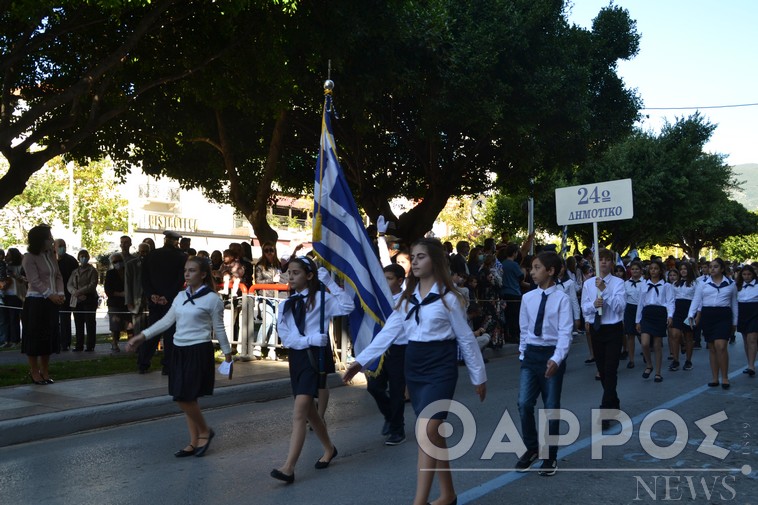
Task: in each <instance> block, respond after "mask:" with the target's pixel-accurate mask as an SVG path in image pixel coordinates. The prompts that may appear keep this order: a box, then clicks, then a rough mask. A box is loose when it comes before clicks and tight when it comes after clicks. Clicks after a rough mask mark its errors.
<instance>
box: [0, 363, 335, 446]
mask: <svg viewBox="0 0 758 505" xmlns="http://www.w3.org/2000/svg"><path fill="white" fill-rule="evenodd" d="M342 385H343V384H342V376H341V375H340V374H331V376H330V377H329V381H328V386H329V388H332V389H333V388H335V387H339V386H342ZM290 395H292V389H291V386H290V380H289V379H274V380H269V381H260V382H252V383H247V384H238V385H234V386H224V387H219V388H216V389H215V390H214V392H213V396H206V397H203V399H202V407H203V410H208V409H214V408H220V407H228V406H230V405H237V404H242V403H250V402H267V401H271V400H278V399H281V398H286V397H288V396H290ZM179 414H181V411H180V410H179V409H178V408H177V407H176V405H175V402H174V401H172V400H171V398H170V397H169V396H168V395H165V396H157V397H151V398H141V399H138V400H128V401H123V402H118V403H109V404H105V405H95V406H91V407H82V408H77V409H70V410H64V411H61V412H50V413H45V414H37V415H33V416H27V417H20V418H17V419H8V420H5V421H0V433H2V434H3V436H2V437H0V447H8V446H11V445H17V444H23V443H27V442H37V441H40V440H45V439H49V438H56V437H61V436H66V435H73V434H76V433H81V432H84V431H90V430H96V429H100V428H111V427H114V426H118V425H120V424H126V423H134V422H140V421H148V420H151V419H156V418H159V417H165V416H172V415H179Z"/></svg>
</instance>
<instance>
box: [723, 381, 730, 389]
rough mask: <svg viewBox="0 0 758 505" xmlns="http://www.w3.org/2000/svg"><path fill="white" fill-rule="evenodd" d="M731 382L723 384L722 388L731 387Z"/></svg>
mask: <svg viewBox="0 0 758 505" xmlns="http://www.w3.org/2000/svg"><path fill="white" fill-rule="evenodd" d="M729 386H730V384H729V383H728V382H726V383H724V384H722V385H721V389H729Z"/></svg>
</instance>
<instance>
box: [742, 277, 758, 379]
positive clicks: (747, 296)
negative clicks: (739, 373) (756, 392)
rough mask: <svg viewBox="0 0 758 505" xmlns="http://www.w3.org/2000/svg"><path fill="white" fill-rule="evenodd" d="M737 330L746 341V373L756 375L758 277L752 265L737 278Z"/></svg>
mask: <svg viewBox="0 0 758 505" xmlns="http://www.w3.org/2000/svg"><path fill="white" fill-rule="evenodd" d="M737 307H738V311H739V317H738V318H737V330H738V331H739V332H740V333H742V340H743V342H744V343H745V356H746V357H747V368H746V369H745V370H744V373H746V374H748V375H749V376H750V377H755V356H756V350H758V349H756V348H757V347H758V279H756V275H755V269H754V268H753V267H752V266H750V265H745V266H744V267H742V272H740V277H738V278H737Z"/></svg>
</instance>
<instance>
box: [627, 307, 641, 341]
mask: <svg viewBox="0 0 758 505" xmlns="http://www.w3.org/2000/svg"><path fill="white" fill-rule="evenodd" d="M635 319H637V306H636V305H632V304H631V303H627V304H626V308H625V309H624V335H636V336H639V335H640V334H639V333H638V332H637V323H636V322H635Z"/></svg>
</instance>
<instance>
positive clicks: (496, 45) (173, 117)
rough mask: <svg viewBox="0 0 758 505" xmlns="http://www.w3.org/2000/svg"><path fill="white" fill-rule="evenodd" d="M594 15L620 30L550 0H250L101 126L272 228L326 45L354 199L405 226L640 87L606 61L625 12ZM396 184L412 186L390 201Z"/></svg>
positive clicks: (616, 49) (302, 170) (569, 136)
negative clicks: (296, 1)
mask: <svg viewBox="0 0 758 505" xmlns="http://www.w3.org/2000/svg"><path fill="white" fill-rule="evenodd" d="M605 17H608V18H612V19H614V20H615V22H616V25H617V26H622V25H623V21H625V22H626V25H627V31H626V32H624V33H623V34H618V33H615V32H612V31H609V30H605V31H603V30H600V29H598V31H597V32H595V31H593V32H589V31H587V30H583V29H579V28H576V27H570V26H568V23H567V21H566V19H565V15H564V13H563V2H560V1H555V0H541V1H539V2H533V1H527V0H520V1H518V2H512V1H504V0H487V1H484V2H476V3H470V2H468V3H467V2H457V1H452V0H435V1H432V2H428V3H424V4H423V5H422V4H418V3H417V2H411V1H408V0H396V1H393V2H371V1H368V0H359V1H355V2H343V3H329V4H327V3H318V4H307V5H298V9H297V10H296V11H295V12H288V13H287V14H283V13H282V12H281V11H279V10H276V9H274V8H267V7H266V6H265V5H264V4H260V5H253V6H251V7H249V8H247V9H245V10H244V11H241V12H240V13H239V15H238V16H236V17H235V19H234V22H233V23H230V24H229V25H228V26H227V27H226V28H227V29H225V30H222V31H219V32H218V33H217V34H216V36H215V37H214V38H213V39H211V40H208V41H206V44H207V45H209V48H206V50H208V51H210V52H217V51H219V50H220V49H221V48H222V47H226V46H228V45H229V44H235V46H234V47H235V50H234V51H233V52H228V53H225V54H224V55H223V56H222V57H220V58H218V59H217V60H216V61H214V62H213V63H212V64H209V65H208V66H206V67H205V68H204V69H202V70H201V71H199V72H197V73H195V74H194V75H193V76H191V77H190V78H188V79H183V80H182V81H176V82H175V83H172V84H169V85H167V86H164V87H163V88H161V91H160V92H154V93H151V94H150V96H149V97H144V99H143V100H140V103H139V104H137V105H136V106H135V107H133V108H132V109H131V110H130V111H129V113H128V114H123V115H121V116H119V118H118V120H116V121H113V122H112V123H110V124H109V125H107V127H106V129H105V130H104V134H103V135H102V136H101V137H102V139H103V142H102V143H103V145H105V146H107V147H106V150H107V152H108V154H109V155H110V156H111V157H112V158H113V159H114V160H116V161H117V162H118V163H119V164H120V167H121V170H127V169H128V167H129V166H130V165H131V164H132V163H140V164H141V165H142V168H143V170H145V171H146V172H148V173H151V174H164V175H169V176H171V177H175V178H177V179H179V180H180V181H181V182H182V184H184V185H185V186H191V187H201V188H203V189H204V190H205V191H206V193H207V194H208V195H209V196H211V197H212V198H214V199H218V200H222V201H231V202H232V203H233V205H234V206H235V207H236V208H237V209H238V210H239V211H240V212H242V214H244V215H245V216H247V217H248V219H249V220H250V221H251V223H252V224H253V228H254V231H255V234H256V235H257V236H258V238H259V239H261V240H270V239H272V238H275V233H274V231H273V230H272V229H271V227H270V226H268V224H267V222H266V219H265V216H266V206H267V205H268V204H269V203H270V200H271V195H272V193H271V192H272V188H274V187H275V188H277V189H278V190H280V191H284V192H293V193H297V192H302V191H305V190H306V188H310V187H312V178H313V173H314V164H315V151H316V148H317V142H318V130H319V128H318V127H319V124H320V121H319V116H320V103H319V102H320V100H319V99H318V98H317V94H318V91H317V90H319V89H320V87H319V86H320V83H321V82H322V81H323V78H324V76H325V67H326V61H327V60H328V59H331V61H332V65H333V68H334V75H333V78H334V79H335V81H336V82H337V87H336V88H335V104H336V107H337V109H338V111H339V112H340V114H339V119H337V120H335V121H334V125H335V130H336V131H335V134H336V137H337V142H338V144H339V146H338V153H339V154H340V155H341V158H342V162H343V167H344V168H345V172H346V174H347V177H348V179H349V182H350V184H351V186H352V187H353V188H354V191H355V193H356V198H357V200H358V203H359V205H360V206H361V207H362V208H363V209H364V210H365V211H366V212H367V214H368V215H369V216H370V217H371V218H372V219H375V218H376V217H377V216H378V215H379V214H380V213H384V214H385V215H387V216H389V217H390V219H392V220H396V221H398V227H399V233H401V234H402V235H403V237H404V238H407V239H408V240H413V239H414V238H416V237H418V236H420V235H422V234H423V233H425V232H426V231H428V230H429V229H430V228H431V225H432V223H433V221H434V219H435V218H436V217H437V215H438V214H439V212H440V211H441V210H442V208H444V205H445V203H446V202H447V201H448V199H449V198H450V196H453V195H470V194H477V193H479V192H481V191H483V190H485V189H487V188H489V187H491V186H492V185H493V181H494V176H493V174H499V176H500V178H501V179H500V181H501V183H504V181H507V182H508V183H509V184H511V185H512V186H514V187H516V186H518V185H519V184H522V183H523V181H524V180H528V178H529V177H530V176H531V174H532V173H538V172H541V171H553V170H557V169H558V168H560V167H564V166H566V164H567V163H569V162H572V161H573V162H576V161H578V160H580V159H582V158H583V157H584V156H586V155H587V153H589V152H590V151H592V150H593V149H597V148H599V147H600V146H603V145H604V144H605V143H607V141H608V140H609V139H611V138H614V137H615V136H616V135H617V134H618V131H623V130H625V129H626V128H628V127H629V126H630V125H631V123H632V122H633V120H634V118H635V117H636V111H637V106H638V100H637V98H636V97H635V96H634V94H633V93H632V92H630V91H628V90H626V89H625V88H624V87H623V83H621V81H620V80H619V79H618V78H616V79H615V80H614V79H612V78H611V77H612V76H613V75H615V62H616V60H617V59H618V58H628V57H631V56H633V55H634V54H635V53H636V51H637V39H638V36H637V34H636V31H635V29H634V24H633V22H632V21H631V20H630V19H629V17H628V13H626V11H623V10H621V9H618V8H615V7H614V8H608V9H604V10H603V11H602V12H601V14H600V15H599V18H605ZM346 26H349V27H350V29H349V30H346V29H345V27H346ZM598 26H600V24H599V25H598ZM607 37H613V40H606V38H607ZM624 38H626V39H625V40H626V43H623V42H620V41H622V40H624ZM616 39H618V40H616ZM611 96H613V97H615V98H613V99H611ZM608 104H612V105H610V106H609V105H608ZM610 125H612V126H613V127H611V126H610ZM525 178H526V179H525ZM398 196H401V197H407V198H412V199H415V200H417V201H418V202H419V203H418V205H417V206H416V207H415V208H414V209H412V210H410V211H409V212H407V213H406V214H404V215H403V216H392V214H391V210H390V208H389V205H388V202H389V201H390V200H392V199H393V198H395V197H398Z"/></svg>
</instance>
